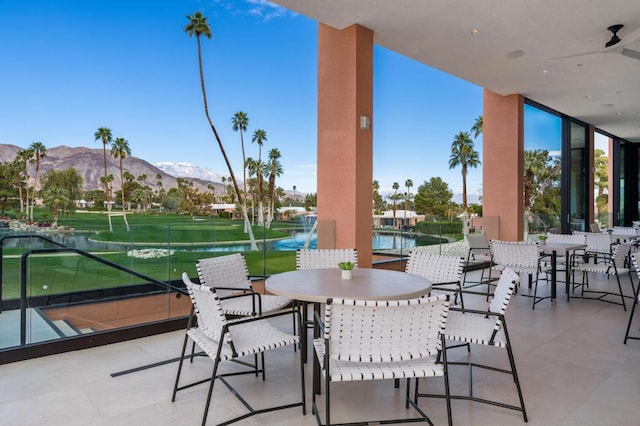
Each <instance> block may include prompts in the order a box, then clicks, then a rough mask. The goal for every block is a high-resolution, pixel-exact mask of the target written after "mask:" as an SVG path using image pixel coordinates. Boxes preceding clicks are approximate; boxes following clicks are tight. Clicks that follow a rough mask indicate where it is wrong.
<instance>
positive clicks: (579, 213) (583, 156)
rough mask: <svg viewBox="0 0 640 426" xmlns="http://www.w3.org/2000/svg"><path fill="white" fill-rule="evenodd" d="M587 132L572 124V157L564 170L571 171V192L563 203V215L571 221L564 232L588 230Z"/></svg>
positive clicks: (570, 130)
mask: <svg viewBox="0 0 640 426" xmlns="http://www.w3.org/2000/svg"><path fill="white" fill-rule="evenodd" d="M587 130H588V128H587V127H586V126H584V125H582V124H579V123H576V122H573V121H572V122H570V126H569V140H570V141H571V143H570V144H569V148H570V156H569V162H568V164H565V165H564V169H565V170H567V169H568V170H569V172H568V179H567V180H566V183H567V185H568V187H569V190H568V191H566V195H567V199H566V201H565V202H564V203H563V206H565V209H566V210H567V213H566V215H565V214H564V213H563V215H562V217H568V219H569V220H568V223H567V224H566V225H565V226H564V227H563V229H562V230H563V231H568V232H572V231H585V230H587V223H586V221H587V218H588V212H587V181H588V176H587V173H586V171H587V158H588V151H587V140H588V139H587ZM565 209H563V212H564V210H565Z"/></svg>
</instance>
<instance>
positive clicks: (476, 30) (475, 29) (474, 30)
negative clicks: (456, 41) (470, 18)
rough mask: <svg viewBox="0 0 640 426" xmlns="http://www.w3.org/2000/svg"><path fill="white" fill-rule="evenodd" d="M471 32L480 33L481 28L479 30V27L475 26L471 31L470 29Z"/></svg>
mask: <svg viewBox="0 0 640 426" xmlns="http://www.w3.org/2000/svg"><path fill="white" fill-rule="evenodd" d="M469 32H470V33H471V34H473V35H476V34H478V33H479V32H480V30H479V29H477V28H473V29H472V30H471V31H469Z"/></svg>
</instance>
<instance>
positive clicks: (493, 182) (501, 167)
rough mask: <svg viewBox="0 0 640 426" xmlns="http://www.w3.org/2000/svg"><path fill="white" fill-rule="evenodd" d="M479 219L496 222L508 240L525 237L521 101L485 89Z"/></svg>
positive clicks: (517, 98)
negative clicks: (480, 214)
mask: <svg viewBox="0 0 640 426" xmlns="http://www.w3.org/2000/svg"><path fill="white" fill-rule="evenodd" d="M483 120H484V123H483V132H482V141H483V146H482V216H483V218H495V217H498V220H499V235H492V236H489V237H490V238H499V239H501V240H507V241H518V240H522V238H523V236H524V222H523V220H524V219H523V218H524V203H523V198H524V131H523V127H524V98H523V97H522V95H509V96H501V95H498V94H496V93H493V92H491V91H489V90H486V89H485V90H484V106H483Z"/></svg>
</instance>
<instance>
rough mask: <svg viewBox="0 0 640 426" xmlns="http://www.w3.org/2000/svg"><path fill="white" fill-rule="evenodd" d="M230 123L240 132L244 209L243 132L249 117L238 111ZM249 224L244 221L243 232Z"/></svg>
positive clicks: (245, 194)
mask: <svg viewBox="0 0 640 426" xmlns="http://www.w3.org/2000/svg"><path fill="white" fill-rule="evenodd" d="M231 123H232V124H233V130H234V131H236V132H238V131H239V132H240V146H241V147H242V186H243V194H244V197H242V202H243V205H244V209H245V210H246V209H247V167H246V163H247V157H246V154H245V151H244V132H246V131H247V126H248V125H249V117H248V116H247V113H246V112H242V111H238V112H236V113H235V114H234V116H233V117H232V118H231ZM248 226H249V224H248V223H247V222H245V223H244V232H245V233H246V232H247V231H248V229H247V227H248Z"/></svg>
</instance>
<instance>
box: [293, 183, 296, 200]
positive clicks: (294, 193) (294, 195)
mask: <svg viewBox="0 0 640 426" xmlns="http://www.w3.org/2000/svg"><path fill="white" fill-rule="evenodd" d="M296 189H297V187H296V186H295V185H293V202H294V203H295V201H296Z"/></svg>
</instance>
